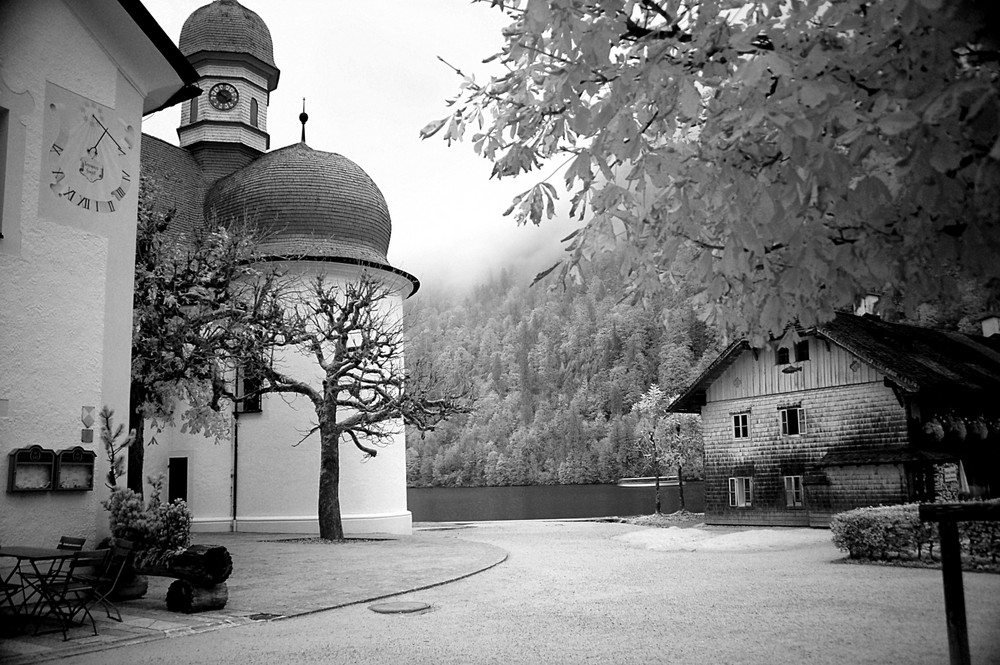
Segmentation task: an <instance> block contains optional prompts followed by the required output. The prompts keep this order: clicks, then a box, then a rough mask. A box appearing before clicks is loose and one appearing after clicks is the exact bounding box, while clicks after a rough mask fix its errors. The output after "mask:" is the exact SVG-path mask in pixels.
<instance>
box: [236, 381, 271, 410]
mask: <svg viewBox="0 0 1000 665" xmlns="http://www.w3.org/2000/svg"><path fill="white" fill-rule="evenodd" d="M259 389H260V381H254V380H252V379H248V378H247V377H246V376H245V375H244V374H243V372H242V371H239V372H237V373H236V397H237V398H239V399H240V401H238V402H237V403H236V412H237V413H263V412H264V401H263V399H262V398H263V397H264V396H263V395H262V394H260V393H258V394H257V395H254V396H253V397H251V398H249V399H244V397H245V396H246V395H247V394H248V393H253V392H256V391H257V390H259Z"/></svg>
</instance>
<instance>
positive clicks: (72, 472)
mask: <svg viewBox="0 0 1000 665" xmlns="http://www.w3.org/2000/svg"><path fill="white" fill-rule="evenodd" d="M96 457H97V453H95V452H94V451H92V450H84V449H83V448H81V447H80V446H76V447H74V448H66V449H64V450H60V451H58V452H57V451H55V450H49V449H48V448H42V447H41V446H30V447H27V448H18V449H17V450H12V451H11V452H10V454H8V455H7V491H8V492H49V491H73V490H84V491H88V490H93V489H94V459H95V458H96Z"/></svg>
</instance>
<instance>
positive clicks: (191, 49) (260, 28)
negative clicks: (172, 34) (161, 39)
mask: <svg viewBox="0 0 1000 665" xmlns="http://www.w3.org/2000/svg"><path fill="white" fill-rule="evenodd" d="M178 46H179V47H180V50H181V53H183V54H184V55H186V56H187V58H188V60H190V61H191V64H193V65H195V66H197V65H198V63H199V62H202V61H204V60H212V59H222V60H242V59H246V58H248V57H249V59H250V60H251V61H254V62H253V64H256V65H257V69H259V70H260V72H261V74H263V75H264V76H265V77H266V78H267V79H268V89H269V90H274V89H275V88H276V87H277V86H278V68H277V65H275V64H274V47H273V45H272V43H271V31H270V30H268V29H267V25H265V23H264V21H263V20H262V19H261V18H260V16H258V15H257V14H256V13H255V12H253V11H251V10H249V9H247V8H246V7H244V6H243V5H241V4H240V3H238V2H236V0H216V1H215V2H213V3H212V4H210V5H205V6H204V7H199V8H198V9H196V10H194V12H193V13H192V14H191V15H190V16H189V17H188V18H187V20H186V21H184V27H183V28H181V37H180V40H179V42H178Z"/></svg>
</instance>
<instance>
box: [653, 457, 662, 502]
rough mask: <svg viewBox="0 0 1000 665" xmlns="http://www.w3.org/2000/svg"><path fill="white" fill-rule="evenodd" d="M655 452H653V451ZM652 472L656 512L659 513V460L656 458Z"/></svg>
mask: <svg viewBox="0 0 1000 665" xmlns="http://www.w3.org/2000/svg"><path fill="white" fill-rule="evenodd" d="M654 454H655V453H654ZM653 473H655V474H656V514H657V515H659V514H660V460H658V459H657V460H656V464H654V465H653Z"/></svg>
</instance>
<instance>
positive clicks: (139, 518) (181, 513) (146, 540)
mask: <svg viewBox="0 0 1000 665" xmlns="http://www.w3.org/2000/svg"><path fill="white" fill-rule="evenodd" d="M149 482H150V484H151V485H152V487H153V491H152V492H151V493H150V496H149V502H148V503H147V504H146V505H145V506H144V505H143V503H142V497H140V496H139V495H138V494H136V493H135V492H133V491H132V490H130V489H127V488H112V490H111V496H110V497H109V498H108V499H107V501H104V502H103V504H102V505H103V506H104V507H105V508H106V509H107V510H108V513H109V515H108V517H109V521H110V525H111V536H112V537H113V538H122V539H125V540H130V541H132V542H133V544H134V545H135V550H136V560H137V562H138V564H139V565H140V566H142V565H156V564H160V563H166V562H169V560H170V558H171V557H173V556H174V555H175V554H177V553H178V552H179V551H182V550H184V549H185V548H186V547H187V546H188V545H190V544H191V511H190V510H188V507H187V504H186V503H185V502H183V501H181V500H179V499H178V500H174V501H172V502H170V503H163V501H161V499H160V495H161V493H162V491H163V476H160V477H158V478H150V479H149Z"/></svg>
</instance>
